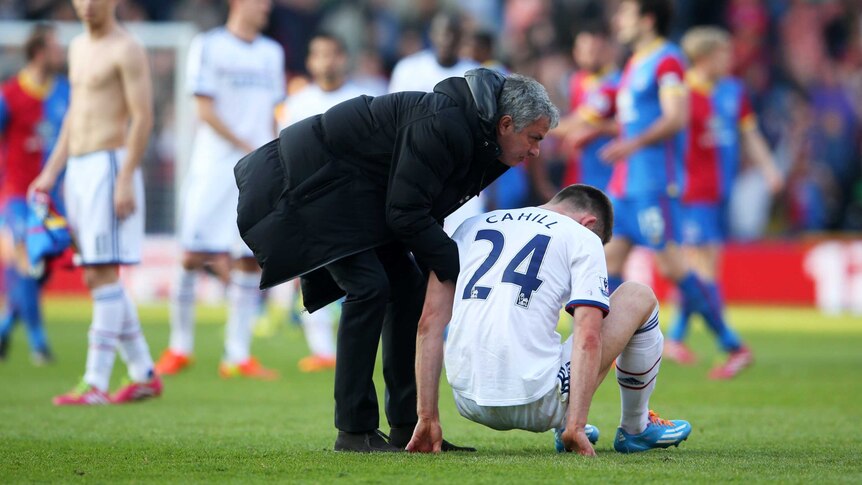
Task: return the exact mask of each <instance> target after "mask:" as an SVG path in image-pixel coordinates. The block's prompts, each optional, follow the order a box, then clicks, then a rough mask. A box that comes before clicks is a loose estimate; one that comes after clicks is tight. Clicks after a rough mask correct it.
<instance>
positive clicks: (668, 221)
mask: <svg viewBox="0 0 862 485" xmlns="http://www.w3.org/2000/svg"><path fill="white" fill-rule="evenodd" d="M611 202H612V203H613V206H614V237H619V238H623V239H628V240H629V241H631V242H632V243H633V244H636V245H638V246H645V247H648V248H651V249H655V250H662V249H664V247H665V245H666V244H667V243H669V242H674V243H679V242H680V241H681V234H680V219H681V214H680V204H679V200H678V199H676V198H672V197H667V196H659V195H656V196H653V197H638V198H632V199H617V198H614V197H611Z"/></svg>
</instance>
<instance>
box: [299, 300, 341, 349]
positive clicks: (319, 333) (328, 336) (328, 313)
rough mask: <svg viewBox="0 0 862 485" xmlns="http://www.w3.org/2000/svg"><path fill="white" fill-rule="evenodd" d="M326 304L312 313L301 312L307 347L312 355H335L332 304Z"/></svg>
mask: <svg viewBox="0 0 862 485" xmlns="http://www.w3.org/2000/svg"><path fill="white" fill-rule="evenodd" d="M334 305H335V304H332V305H327V306H326V307H324V308H321V309H320V310H317V311H316V312H314V313H308V312H305V313H303V314H302V328H303V330H305V339H306V340H307V341H308V348H309V349H310V350H311V353H312V354H314V355H320V356H325V357H335V334H334V333H333V329H332V325H333V319H332V313H333V311H332V310H333V306H334Z"/></svg>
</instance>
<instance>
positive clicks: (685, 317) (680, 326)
mask: <svg viewBox="0 0 862 485" xmlns="http://www.w3.org/2000/svg"><path fill="white" fill-rule="evenodd" d="M691 306H692V305H691V301H690V300H689V299H688V298H687V297H686V294H685V293H684V292H682V291H681V292H680V294H679V308H678V309H677V313H676V318H675V319H674V322H673V325H671V327H670V331H669V332H668V338H670V339H671V340H673V341H674V342H682V341H683V340H685V337H686V335H688V326H689V323H690V322H691V314H692V311H691Z"/></svg>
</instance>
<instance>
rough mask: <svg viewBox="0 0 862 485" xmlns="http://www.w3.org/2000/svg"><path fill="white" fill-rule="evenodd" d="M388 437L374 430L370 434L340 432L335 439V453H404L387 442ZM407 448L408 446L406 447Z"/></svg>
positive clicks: (401, 449)
mask: <svg viewBox="0 0 862 485" xmlns="http://www.w3.org/2000/svg"><path fill="white" fill-rule="evenodd" d="M386 438H387V436H386V435H385V434H383V433H381V432H380V430H374V431H371V432H369V433H348V432H346V431H339V432H338V438H336V439H335V448H334V449H335V451H353V452H357V453H395V452H399V451H404V450H403V448H396V447H394V446H392V445H390V444H389V443H387V442H386ZM405 446H406V445H405Z"/></svg>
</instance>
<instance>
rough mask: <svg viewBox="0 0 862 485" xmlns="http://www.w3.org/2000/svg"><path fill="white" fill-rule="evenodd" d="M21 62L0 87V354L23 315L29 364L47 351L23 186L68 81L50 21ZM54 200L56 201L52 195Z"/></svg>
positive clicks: (56, 119)
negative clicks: (1, 172) (0, 172)
mask: <svg viewBox="0 0 862 485" xmlns="http://www.w3.org/2000/svg"><path fill="white" fill-rule="evenodd" d="M24 54H25V56H26V58H27V65H25V66H24V68H23V69H21V71H20V72H19V73H18V75H17V76H15V77H13V78H12V79H10V80H9V81H7V82H6V83H5V84H4V85H3V86H2V87H0V160H3V161H5V177H3V179H2V186H0V214H2V219H3V223H2V226H0V239H2V240H0V246H2V248H0V249H2V250H0V254H2V257H3V267H4V268H5V272H4V276H5V278H6V285H7V292H6V298H5V299H6V308H5V313H4V314H3V316H2V317H0V360H2V359H4V358H5V357H6V353H7V351H8V346H9V338H10V337H11V333H12V329H13V328H14V324H15V322H16V321H17V320H19V319H20V320H23V321H24V324H25V325H26V328H27V334H28V336H29V339H30V351H31V358H32V361H33V363H34V364H36V365H40V364H45V363H48V362H51V361H52V360H53V357H52V355H51V350H50V348H49V346H48V341H47V339H46V337H45V331H44V330H43V326H42V311H41V305H40V302H39V281H38V280H37V278H36V277H35V276H34V274H33V273H32V272H31V267H30V263H29V261H28V258H27V247H26V235H27V213H28V209H27V187H29V186H30V184H31V183H32V182H33V180H34V179H35V178H36V176H37V175H39V172H40V171H41V170H42V165H43V163H44V162H45V160H46V159H47V158H48V155H49V154H50V153H51V149H52V148H53V147H54V143H55V142H56V140H57V136H58V135H59V133H60V126H61V125H62V123H63V115H65V114H66V108H67V107H68V106H69V82H68V81H67V80H66V78H65V77H63V76H61V75H60V74H59V73H60V71H62V69H63V64H64V59H63V48H62V47H61V46H60V44H59V42H58V41H57V35H56V32H55V29H54V27H53V26H51V25H50V24H39V25H36V26H35V27H34V28H33V29H32V30H31V31H30V35H29V36H28V37H27V41H26V42H25V43H24ZM53 199H54V201H55V204H56V205H57V206H58V208H59V206H61V205H62V204H60V201H59V199H58V197H53Z"/></svg>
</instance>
